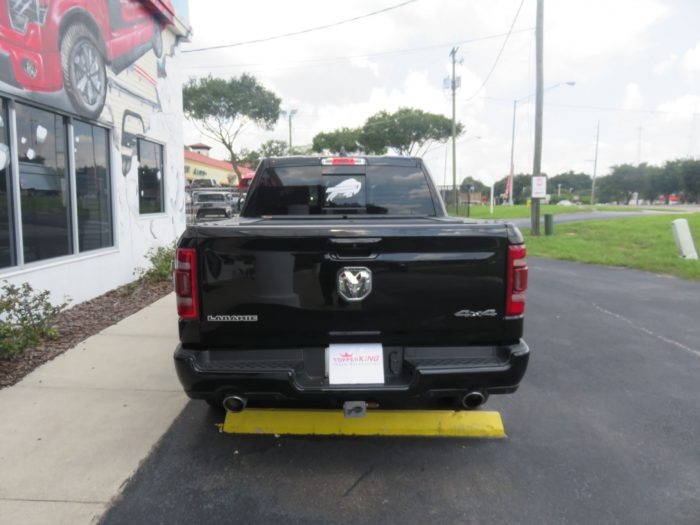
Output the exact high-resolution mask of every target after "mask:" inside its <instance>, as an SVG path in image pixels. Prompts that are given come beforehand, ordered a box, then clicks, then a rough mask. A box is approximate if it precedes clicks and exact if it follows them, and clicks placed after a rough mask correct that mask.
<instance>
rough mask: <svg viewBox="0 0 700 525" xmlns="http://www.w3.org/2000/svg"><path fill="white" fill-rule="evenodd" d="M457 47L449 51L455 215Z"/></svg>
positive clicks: (456, 207)
mask: <svg viewBox="0 0 700 525" xmlns="http://www.w3.org/2000/svg"><path fill="white" fill-rule="evenodd" d="M458 49H459V48H458V47H453V48H452V51H450V56H451V57H452V83H451V87H452V192H453V193H454V197H455V215H457V216H458V217H459V193H458V191H457V141H456V138H457V110H456V92H457V79H456V77H455V63H456V62H457V50H458Z"/></svg>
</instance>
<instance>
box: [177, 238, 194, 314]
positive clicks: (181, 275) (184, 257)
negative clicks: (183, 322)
mask: <svg viewBox="0 0 700 525" xmlns="http://www.w3.org/2000/svg"><path fill="white" fill-rule="evenodd" d="M175 295H176V297H177V314H178V315H179V316H180V317H181V318H182V319H198V318H199V307H198V306H199V305H198V304H197V252H196V251H195V250H194V249H193V248H178V250H177V255H176V257H175Z"/></svg>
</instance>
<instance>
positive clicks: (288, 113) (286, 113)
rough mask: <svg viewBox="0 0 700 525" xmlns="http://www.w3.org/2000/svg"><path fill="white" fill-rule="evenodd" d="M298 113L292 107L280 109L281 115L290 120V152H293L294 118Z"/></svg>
mask: <svg viewBox="0 0 700 525" xmlns="http://www.w3.org/2000/svg"><path fill="white" fill-rule="evenodd" d="M296 114H297V110H296V109H290V110H289V111H284V110H283V111H280V115H282V116H283V117H287V122H289V149H288V151H289V154H290V155H291V153H292V118H294V115H296Z"/></svg>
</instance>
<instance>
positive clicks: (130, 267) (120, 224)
mask: <svg viewBox="0 0 700 525" xmlns="http://www.w3.org/2000/svg"><path fill="white" fill-rule="evenodd" d="M175 33H176V32H175V31H174V28H173V27H172V26H170V27H169V28H166V29H164V30H163V49H164V51H163V56H162V57H160V58H159V57H156V56H155V54H154V52H153V51H149V52H148V53H146V54H145V55H143V56H142V57H140V58H139V59H138V60H137V61H136V62H135V63H133V64H132V65H131V66H130V67H129V68H127V69H126V70H124V71H122V72H120V73H119V74H118V75H114V74H113V73H112V72H108V76H109V78H110V80H111V81H112V82H113V83H114V84H113V85H111V87H110V88H109V92H108V94H107V99H106V103H105V107H104V110H103V111H102V113H101V115H100V117H99V118H98V119H97V122H96V124H97V125H101V126H103V127H107V128H109V129H110V138H111V140H110V143H111V146H110V153H111V159H110V165H111V182H112V206H113V234H114V246H113V247H111V248H104V249H100V250H96V251H92V252H85V253H82V254H77V255H76V254H74V255H69V256H65V257H60V258H54V259H46V260H42V261H38V262H34V263H30V264H26V265H20V266H17V265H15V266H12V267H9V268H0V283H1V282H2V281H8V282H10V283H13V284H17V285H19V284H21V283H23V282H29V283H30V284H31V285H32V286H33V287H34V288H35V289H36V290H49V291H50V292H51V298H52V301H53V302H62V301H65V300H66V299H68V298H70V300H71V304H76V303H80V302H82V301H85V300H88V299H91V298H94V297H96V296H98V295H101V294H103V293H105V292H107V291H109V290H111V289H114V288H116V287H118V286H121V285H123V284H126V283H128V282H131V281H133V280H134V278H135V271H136V269H137V268H139V267H144V266H146V265H147V258H146V255H147V253H148V251H149V250H150V249H152V248H156V247H158V246H164V245H169V244H172V243H174V242H175V241H176V240H177V239H178V237H179V236H180V234H181V233H182V232H183V231H184V229H185V190H184V183H185V178H184V159H183V151H184V146H183V134H182V121H183V119H184V116H183V111H182V80H183V79H182V75H181V72H180V69H181V68H180V66H179V63H180V49H179V43H178V38H177V37H176V34H175ZM180 35H181V36H182V29H181V28H180ZM116 85H118V86H120V87H117V88H115V87H114V86H116ZM25 95H26V93H23V92H22V91H21V90H19V91H18V90H16V89H14V88H13V87H10V86H4V85H3V83H2V82H1V81H0V97H6V98H9V99H10V100H15V101H16V102H17V103H23V102H24V100H25V98H28V97H25ZM32 95H33V94H32ZM134 95H136V96H134ZM54 99H55V100H58V102H57V103H56V106H55V107H56V110H57V112H60V113H61V114H67V115H69V116H72V115H73V114H75V113H74V112H70V111H66V107H68V109H69V110H70V109H71V108H70V107H69V103H68V102H67V97H60V96H56V95H53V97H52V98H51V99H50V100H54ZM33 100H34V97H33V96H32V97H31V100H29V103H31V101H33ZM41 105H42V106H43V107H44V108H47V109H49V110H51V109H52V107H51V106H50V105H49V104H47V103H44V102H43V101H42V104H41ZM127 110H128V111H130V112H134V113H136V114H138V115H139V116H140V117H141V119H142V121H143V129H140V126H137V128H139V129H133V130H130V131H132V132H134V133H136V134H138V136H140V137H142V138H145V139H147V140H150V141H153V142H157V143H159V144H161V145H163V146H164V173H163V180H164V189H163V191H164V208H165V209H164V212H163V213H159V214H154V215H141V214H139V182H138V180H139V177H138V162H137V158H136V150H135V149H132V150H130V149H129V148H128V147H125V146H124V144H123V142H122V138H123V137H122V119H123V116H124V113H125V111H127ZM78 118H79V116H78ZM127 127H128V126H127ZM129 151H131V153H132V157H133V159H132V163H131V169H130V170H129V171H127V172H126V173H124V172H123V170H122V167H123V162H122V155H127V156H128V154H129ZM16 158H17V157H16V155H15V161H16Z"/></svg>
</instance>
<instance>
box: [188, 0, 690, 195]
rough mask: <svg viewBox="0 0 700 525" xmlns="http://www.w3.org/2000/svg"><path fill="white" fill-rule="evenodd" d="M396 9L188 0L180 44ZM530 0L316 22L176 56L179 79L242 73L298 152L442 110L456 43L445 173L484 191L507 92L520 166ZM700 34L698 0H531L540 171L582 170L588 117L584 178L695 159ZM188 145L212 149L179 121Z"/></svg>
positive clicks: (250, 139)
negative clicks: (407, 110)
mask: <svg viewBox="0 0 700 525" xmlns="http://www.w3.org/2000/svg"><path fill="white" fill-rule="evenodd" d="M521 1H522V2H523V3H522V9H521V10H520V13H519V16H518V17H517V20H516V22H515V26H514V30H513V33H512V34H511V35H510V37H509V39H508V40H507V42H506V45H505V47H504V49H503V53H502V55H501V57H500V60H498V62H497V63H496V57H497V55H498V53H499V50H500V49H501V48H502V46H503V44H504V41H505V38H506V37H505V33H507V32H508V29H509V28H510V27H511V24H512V23H513V20H514V18H515V14H516V12H517V11H518V8H519V6H520V4H521ZM398 3H401V2H400V1H399V0H381V1H378V0H355V1H353V2H342V3H340V2H329V1H327V0H325V1H322V0H297V1H295V2H289V1H284V0H256V1H255V2H245V3H244V2H221V1H214V0H197V1H196V2H195V1H192V2H190V6H189V11H190V12H189V17H190V23H191V25H192V28H193V36H192V39H191V42H189V43H187V44H184V45H183V50H188V49H190V50H191V49H196V48H201V47H206V46H215V45H220V44H229V43H236V42H243V41H248V40H254V39H260V38H265V37H270V36H275V35H279V34H283V33H290V32H294V31H298V30H303V29H306V28H311V27H315V26H320V25H326V24H331V23H333V22H337V21H340V20H344V19H348V18H352V17H356V16H360V15H364V14H366V13H370V12H373V11H376V10H378V9H382V8H385V7H390V6H392V5H396V4H398ZM535 7H536V1H535V0H488V1H487V0H416V1H414V2H412V3H410V4H408V5H405V6H403V7H400V8H398V9H395V10H391V11H388V12H386V13H382V14H378V15H375V16H372V17H369V18H364V19H361V20H357V21H354V22H349V23H346V24H342V25H338V26H336V27H332V28H329V29H323V30H319V31H314V32H309V33H306V34H302V35H298V36H291V37H287V38H283V39H277V40H272V41H269V42H263V43H256V44H250V45H242V46H236V47H230V48H226V49H218V50H211V51H205V52H195V53H183V67H184V74H185V75H186V76H187V77H190V76H203V75H207V74H212V75H214V76H221V77H230V76H238V75H240V74H241V73H243V72H247V73H250V74H253V75H254V76H256V77H257V78H258V79H259V80H260V81H261V82H262V83H263V84H264V85H265V86H266V87H268V88H269V89H271V90H273V91H274V92H275V93H277V95H278V96H279V97H280V98H281V99H282V101H283V102H282V107H283V108H284V109H296V110H297V112H298V113H297V114H296V115H295V117H294V120H293V125H294V126H293V131H294V135H293V142H294V144H295V145H305V144H310V143H311V140H312V138H313V136H314V135H315V134H316V133H318V132H321V131H330V130H333V129H336V128H339V127H343V126H349V127H353V126H360V125H362V124H363V123H364V121H365V120H366V118H367V117H368V116H370V115H372V114H374V113H376V112H378V111H381V110H388V111H394V110H396V109H398V108H400V107H416V108H420V109H423V110H426V111H431V112H435V113H440V114H444V115H446V116H450V115H451V97H450V94H449V92H448V91H447V90H445V89H443V81H444V79H445V77H447V75H448V74H449V72H450V68H451V66H450V57H449V52H450V49H451V48H452V46H453V45H458V46H459V52H458V54H457V56H458V58H459V59H460V61H461V64H459V65H458V73H457V74H458V76H460V77H461V88H460V90H459V91H458V93H457V117H458V119H459V120H460V121H461V122H462V123H463V124H464V126H465V128H466V132H465V134H464V135H462V136H461V137H459V138H458V143H457V170H458V177H459V178H460V179H461V178H463V177H465V176H467V175H471V176H474V177H476V178H478V179H480V180H482V181H483V182H485V183H487V184H491V183H492V182H494V181H495V180H498V179H500V178H502V177H503V176H504V175H505V174H507V172H508V170H509V162H510V160H509V159H510V147H511V125H512V116H513V100H514V99H518V100H519V102H518V105H517V120H516V138H515V169H516V172H530V171H531V169H532V153H533V134H534V104H533V100H534V97H532V94H533V93H534V83H535V66H534V58H535V38H534V26H535ZM699 28H700V2H698V0H554V1H553V0H545V33H544V38H545V55H544V64H545V87H548V88H551V89H548V90H547V92H546V94H545V108H544V146H543V148H544V149H543V158H542V169H543V171H544V172H545V173H548V174H550V175H553V174H557V173H561V172H564V171H568V170H574V171H583V172H587V173H592V171H593V157H594V150H595V134H596V126H597V124H598V122H600V147H599V160H598V175H605V174H607V173H608V172H609V170H610V167H611V166H613V165H616V164H622V163H637V162H639V161H641V162H649V163H656V164H658V163H663V162H664V161H665V160H669V159H675V158H679V157H689V156H691V157H695V158H698V157H700V30H699ZM494 64H496V67H495V69H494V70H493V73H492V75H491V76H490V77H489V76H488V74H489V71H491V69H492V68H493V66H494ZM487 79H488V81H487V82H486V83H485V84H484V82H485V81H486V80H487ZM566 82H576V85H575V86H573V87H572V86H569V85H567V84H566ZM528 97H530V98H528ZM287 129H288V128H287V122H286V120H280V121H279V123H278V125H277V126H276V128H275V129H274V130H272V131H265V130H259V129H256V128H249V129H248V130H247V131H246V133H245V135H244V136H243V137H242V138H241V140H240V143H239V147H246V148H249V149H252V148H256V147H257V146H258V145H259V144H260V143H261V142H264V141H266V140H269V139H280V140H287V133H288V131H287ZM200 140H204V142H208V143H210V144H211V145H212V146H215V143H214V142H212V141H209V140H207V139H206V138H205V137H203V136H201V135H200V134H199V133H198V132H197V130H196V129H195V128H194V126H192V125H191V124H189V123H188V124H186V126H185V142H186V143H191V142H198V141H200ZM446 152H447V150H446V146H445V145H442V144H438V145H436V146H434V147H433V148H431V149H430V151H428V153H427V154H426V155H425V157H424V158H425V160H426V162H427V164H428V166H429V168H430V170H431V172H432V174H433V177H434V178H435V180H436V181H437V182H438V184H443V181H447V179H451V165H450V155H446ZM212 155H213V156H218V157H222V158H223V157H224V156H225V151H224V150H223V148H220V147H216V148H215V149H214V150H213V153H212ZM447 182H449V181H447Z"/></svg>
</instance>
